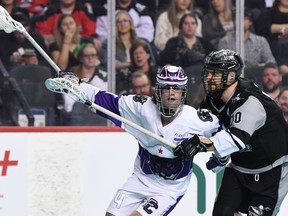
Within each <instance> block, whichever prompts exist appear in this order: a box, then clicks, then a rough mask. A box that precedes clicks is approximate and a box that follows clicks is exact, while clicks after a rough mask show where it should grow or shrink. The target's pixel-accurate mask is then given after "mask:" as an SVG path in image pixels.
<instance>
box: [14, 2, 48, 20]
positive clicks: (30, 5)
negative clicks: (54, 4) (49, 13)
mask: <svg viewBox="0 0 288 216" xmlns="http://www.w3.org/2000/svg"><path fill="white" fill-rule="evenodd" d="M16 2H17V5H18V6H19V7H20V8H24V9H26V10H27V11H28V12H29V16H30V17H31V18H32V17H33V16H34V15H35V14H40V13H41V12H42V11H43V9H44V8H45V7H46V6H47V5H48V3H49V0H33V1H31V0H16Z"/></svg>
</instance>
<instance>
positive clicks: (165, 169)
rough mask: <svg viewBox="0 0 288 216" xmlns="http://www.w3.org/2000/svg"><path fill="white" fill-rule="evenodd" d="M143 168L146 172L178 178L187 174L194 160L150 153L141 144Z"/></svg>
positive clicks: (139, 153)
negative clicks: (164, 156) (163, 156)
mask: <svg viewBox="0 0 288 216" xmlns="http://www.w3.org/2000/svg"><path fill="white" fill-rule="evenodd" d="M138 155H139V156H140V161H141V162H140V163H141V169H142V171H143V172H144V173H145V174H147V175H148V174H155V175H159V176H161V177H162V178H164V179H167V180H176V179H180V178H183V177H185V176H187V175H188V174H189V173H190V171H191V169H192V167H193V160H184V159H182V158H179V157H177V158H162V157H158V156H156V155H152V154H150V153H149V152H148V151H147V150H145V149H144V148H143V147H141V146H140V145H139V152H138Z"/></svg>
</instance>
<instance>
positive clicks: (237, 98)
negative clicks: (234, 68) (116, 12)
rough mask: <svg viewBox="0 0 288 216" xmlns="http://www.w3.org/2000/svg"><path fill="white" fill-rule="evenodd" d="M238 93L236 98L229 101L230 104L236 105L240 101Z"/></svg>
mask: <svg viewBox="0 0 288 216" xmlns="http://www.w3.org/2000/svg"><path fill="white" fill-rule="evenodd" d="M241 99H242V98H241V97H240V93H239V94H237V95H236V97H233V98H232V100H231V103H232V104H233V103H236V102H237V101H239V100H241Z"/></svg>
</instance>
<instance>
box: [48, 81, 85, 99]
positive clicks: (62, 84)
mask: <svg viewBox="0 0 288 216" xmlns="http://www.w3.org/2000/svg"><path fill="white" fill-rule="evenodd" d="M45 86H46V88H47V89H48V90H50V91H52V92H55V93H61V94H66V95H68V96H69V97H71V98H72V99H73V100H75V101H77V102H80V103H83V104H86V103H87V97H86V95H85V93H84V92H83V91H82V89H81V87H80V85H79V79H78V77H75V76H74V77H69V76H66V77H58V78H49V79H47V80H46V81H45Z"/></svg>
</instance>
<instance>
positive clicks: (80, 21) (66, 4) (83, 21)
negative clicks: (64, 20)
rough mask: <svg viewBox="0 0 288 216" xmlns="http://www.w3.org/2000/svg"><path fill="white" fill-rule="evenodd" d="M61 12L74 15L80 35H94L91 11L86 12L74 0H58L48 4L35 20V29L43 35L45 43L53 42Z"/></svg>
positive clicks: (93, 20) (81, 5)
mask: <svg viewBox="0 0 288 216" xmlns="http://www.w3.org/2000/svg"><path fill="white" fill-rule="evenodd" d="M63 14H65V15H67V14H70V15H71V16H72V17H74V19H75V20H76V24H77V28H78V29H79V33H80V35H82V36H86V37H92V36H94V35H95V31H96V22H95V18H94V15H93V13H92V11H91V12H88V10H87V8H86V7H85V5H83V4H82V3H80V2H78V1H76V0H59V2H57V3H55V4H52V5H50V6H49V7H48V8H47V10H45V11H44V13H43V14H42V15H41V16H40V17H38V20H37V21H36V22H35V30H36V31H37V32H39V33H40V34H42V35H43V36H44V38H45V41H46V43H47V44H51V43H52V42H54V40H55V38H54V35H55V31H56V29H57V23H58V19H59V17H60V16H61V15H63Z"/></svg>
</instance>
